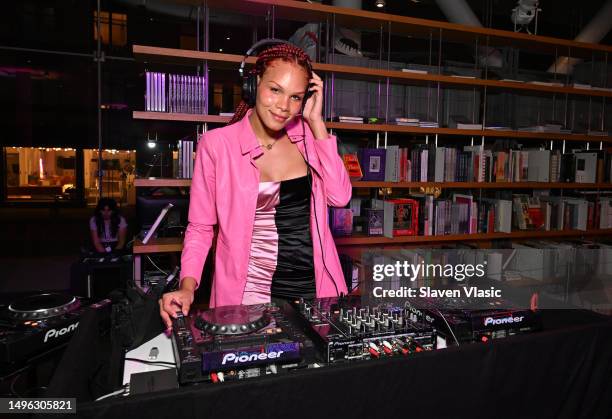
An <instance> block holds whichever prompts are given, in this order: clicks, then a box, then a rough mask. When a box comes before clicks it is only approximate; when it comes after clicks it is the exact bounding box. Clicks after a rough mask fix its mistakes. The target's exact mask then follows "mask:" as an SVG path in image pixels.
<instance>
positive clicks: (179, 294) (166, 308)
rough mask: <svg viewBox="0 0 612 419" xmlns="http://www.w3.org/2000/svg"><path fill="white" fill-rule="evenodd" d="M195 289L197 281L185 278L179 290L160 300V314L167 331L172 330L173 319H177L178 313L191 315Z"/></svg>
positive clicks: (163, 296) (165, 295) (167, 294)
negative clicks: (190, 310) (190, 309)
mask: <svg viewBox="0 0 612 419" xmlns="http://www.w3.org/2000/svg"><path fill="white" fill-rule="evenodd" d="M195 288H196V281H195V280H194V279H193V278H184V279H183V281H182V283H181V288H180V289H179V290H177V291H172V292H168V293H166V294H164V295H162V298H160V299H159V314H160V316H161V318H162V320H163V321H164V324H165V325H166V330H167V331H171V330H172V319H176V313H177V311H181V312H182V313H183V315H185V316H186V315H187V314H188V313H189V308H190V307H191V304H192V303H193V295H194V292H195Z"/></svg>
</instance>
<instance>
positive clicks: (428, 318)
mask: <svg viewBox="0 0 612 419" xmlns="http://www.w3.org/2000/svg"><path fill="white" fill-rule="evenodd" d="M406 307H407V308H408V311H410V312H411V313H413V314H414V315H416V316H417V317H420V318H422V319H425V321H426V322H427V323H433V322H434V320H435V319H434V318H433V317H431V316H430V315H428V314H423V312H422V311H421V310H419V309H417V308H415V307H413V306H410V305H409V306H406Z"/></svg>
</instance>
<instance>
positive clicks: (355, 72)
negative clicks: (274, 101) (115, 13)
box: [132, 45, 612, 97]
mask: <svg viewBox="0 0 612 419" xmlns="http://www.w3.org/2000/svg"><path fill="white" fill-rule="evenodd" d="M132 51H133V53H134V56H135V57H136V58H137V59H139V60H140V61H145V62H159V63H168V64H194V65H195V64H197V63H198V62H201V61H207V62H208V65H209V67H211V68H222V69H228V70H229V69H237V68H238V66H239V64H240V62H241V61H242V58H243V56H240V55H235V54H222V53H216V52H204V51H187V50H181V49H172V48H160V47H150V46H145V45H134V46H133V48H132ZM247 63H249V64H254V63H255V59H254V58H253V57H249V59H247ZM312 68H313V69H314V70H315V71H316V72H317V73H335V74H340V75H349V76H351V77H352V78H355V79H357V80H378V79H381V78H384V79H386V78H388V79H390V80H393V81H398V82H401V83H409V84H419V83H429V82H436V83H440V84H449V85H460V86H478V87H485V86H486V87H490V88H497V89H512V90H525V91H531V92H541V93H560V94H570V95H583V96H593V97H612V90H610V91H607V90H596V89H585V88H575V87H570V86H545V85H539V84H532V83H525V82H520V81H501V80H489V79H481V78H465V77H456V76H447V75H442V74H417V73H407V72H403V71H396V70H382V69H375V68H365V67H357V66H349V65H339V64H326V63H313V66H312Z"/></svg>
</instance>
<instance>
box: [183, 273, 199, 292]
mask: <svg viewBox="0 0 612 419" xmlns="http://www.w3.org/2000/svg"><path fill="white" fill-rule="evenodd" d="M197 287H198V283H197V281H196V280H195V278H192V277H189V276H186V277H185V278H183V279H182V280H181V290H185V291H190V292H195V290H196V288H197Z"/></svg>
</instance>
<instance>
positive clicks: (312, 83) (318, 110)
mask: <svg viewBox="0 0 612 419" xmlns="http://www.w3.org/2000/svg"><path fill="white" fill-rule="evenodd" d="M308 83H309V89H308V90H309V91H313V92H314V93H313V95H312V96H311V97H310V98H308V100H307V101H306V105H305V106H304V111H303V112H302V117H303V118H304V120H305V121H306V122H308V125H310V127H311V128H314V127H313V124H318V123H323V116H322V113H323V80H321V77H319V76H318V74H316V73H315V72H314V71H313V72H312V78H311V79H310V80H309V81H308Z"/></svg>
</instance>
